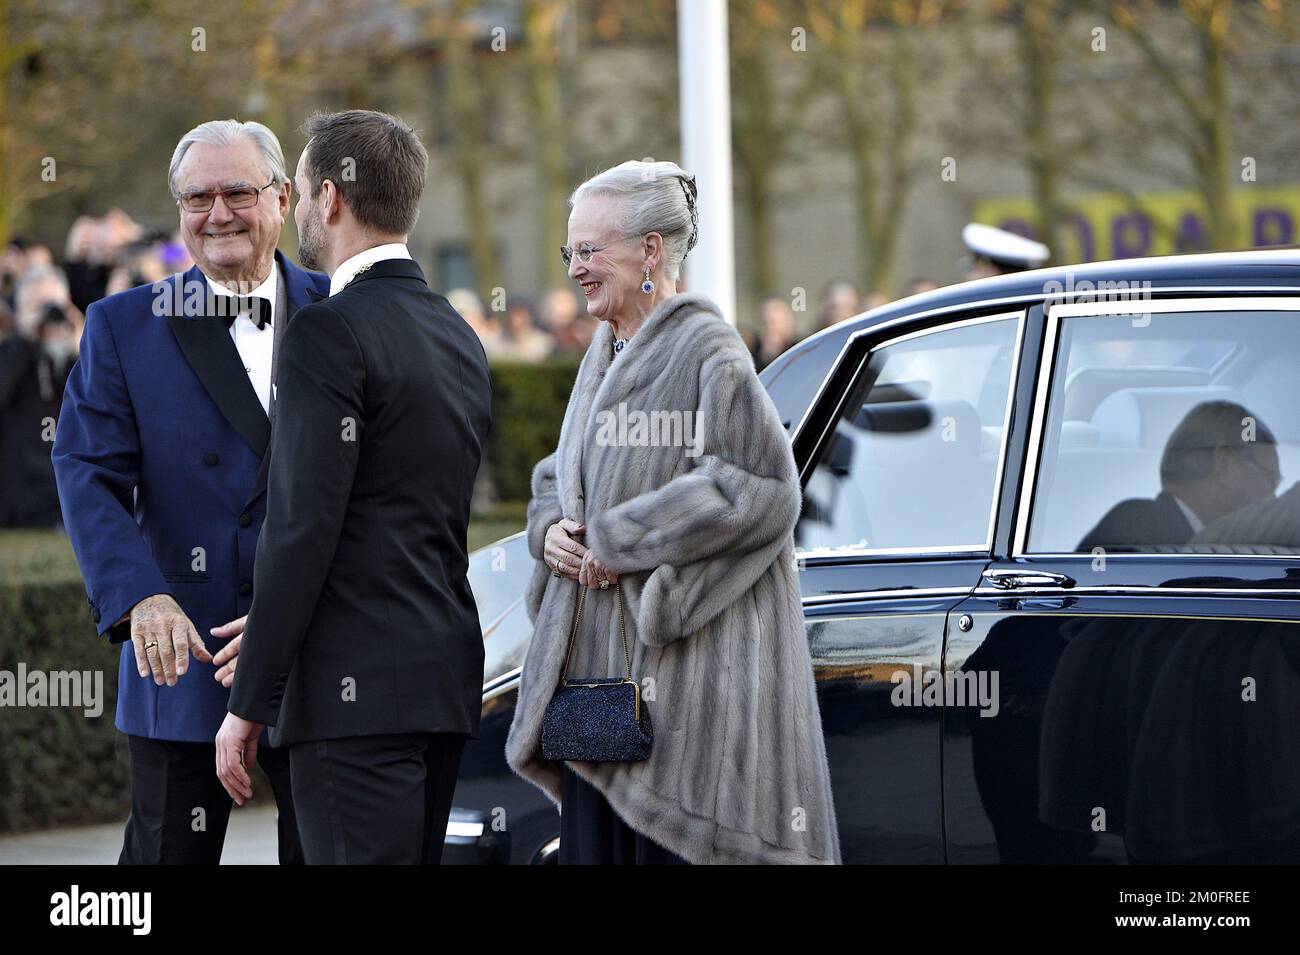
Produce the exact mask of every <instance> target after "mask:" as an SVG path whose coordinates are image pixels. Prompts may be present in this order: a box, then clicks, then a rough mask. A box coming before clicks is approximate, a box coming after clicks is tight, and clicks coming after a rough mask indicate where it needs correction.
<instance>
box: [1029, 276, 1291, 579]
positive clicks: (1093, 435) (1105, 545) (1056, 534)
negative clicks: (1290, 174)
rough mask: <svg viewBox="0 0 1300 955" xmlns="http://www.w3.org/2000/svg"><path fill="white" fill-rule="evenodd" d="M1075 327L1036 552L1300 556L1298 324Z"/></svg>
mask: <svg viewBox="0 0 1300 955" xmlns="http://www.w3.org/2000/svg"><path fill="white" fill-rule="evenodd" d="M1223 304H1224V303H1223V300H1218V303H1217V305H1216V306H1215V307H1213V308H1211V307H1209V306H1208V305H1207V306H1203V307H1202V308H1197V307H1195V306H1188V305H1186V304H1180V305H1178V306H1177V308H1180V309H1182V310H1158V311H1153V312H1151V313H1149V314H1143V315H1119V314H1117V315H1086V314H1085V315H1079V314H1067V315H1064V316H1062V317H1060V319H1059V322H1060V324H1059V346H1058V347H1057V349H1056V361H1055V370H1054V372H1053V376H1052V380H1051V387H1050V390H1049V392H1048V396H1047V411H1046V415H1045V417H1044V421H1045V425H1044V429H1043V434H1042V453H1041V456H1040V459H1039V464H1038V476H1037V480H1036V489H1035V493H1034V497H1033V507H1032V511H1031V513H1030V519H1029V533H1028V539H1027V540H1028V547H1027V550H1028V551H1029V552H1032V553H1098V552H1101V553H1107V552H1120V553H1195V554H1273V553H1296V552H1298V551H1300V487H1297V485H1296V482H1297V480H1298V479H1300V429H1298V428H1297V426H1296V422H1297V418H1296V415H1295V413H1294V409H1295V408H1296V407H1298V406H1300V405H1298V404H1297V402H1300V378H1298V377H1297V376H1296V374H1295V372H1294V369H1296V368H1297V367H1300V313H1298V312H1295V311H1291V310H1290V309H1286V310H1282V309H1280V308H1279V309H1269V308H1267V307H1262V308H1258V309H1249V310H1247V309H1240V308H1231V307H1220V306H1223Z"/></svg>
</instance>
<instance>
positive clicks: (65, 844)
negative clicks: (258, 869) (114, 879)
mask: <svg viewBox="0 0 1300 955" xmlns="http://www.w3.org/2000/svg"><path fill="white" fill-rule="evenodd" d="M121 850H122V823H113V824H112V825H106V826H78V827H76V828H72V829H54V830H51V831H49V832H32V833H27V834H25V835H21V836H0V865H72V864H79V865H113V864H114V863H116V862H117V854H118V853H119V852H120V851H121ZM221 862H222V864H223V865H275V864H276V846H275V808H274V807H271V806H263V807H260V808H257V809H254V808H251V807H250V808H248V809H236V810H234V811H233V812H232V813H231V814H230V828H229V829H227V830H226V848H225V852H224V853H223V854H222V857H221Z"/></svg>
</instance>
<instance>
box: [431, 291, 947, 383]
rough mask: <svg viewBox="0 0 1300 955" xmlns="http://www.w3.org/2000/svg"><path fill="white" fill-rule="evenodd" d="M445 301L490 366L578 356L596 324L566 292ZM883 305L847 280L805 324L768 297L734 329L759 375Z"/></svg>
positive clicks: (878, 296) (786, 302) (780, 299)
mask: <svg viewBox="0 0 1300 955" xmlns="http://www.w3.org/2000/svg"><path fill="white" fill-rule="evenodd" d="M938 287H939V286H938V284H937V283H935V282H933V281H931V280H929V279H925V278H917V279H913V280H912V281H911V282H910V283H908V286H907V289H906V292H905V294H907V295H916V294H919V293H920V292H925V291H929V290H930V289H935V288H938ZM447 298H448V299H449V300H450V302H451V304H452V305H453V306H454V307H455V309H456V311H458V312H460V314H461V315H463V316H465V320H466V321H467V322H469V324H470V326H471V327H472V328H473V329H474V331H475V332H477V333H478V337H479V341H481V342H482V343H483V350H484V351H485V352H487V356H488V359H489V360H490V361H494V362H511V361H514V362H533V361H542V360H544V359H547V358H551V357H553V356H563V355H576V354H581V353H582V352H584V351H586V349H587V346H588V345H590V344H591V338H592V335H593V334H595V331H596V320H595V319H593V318H592V317H591V316H589V315H588V314H587V311H586V309H584V308H583V307H582V304H581V302H580V301H579V299H578V296H577V294H576V293H575V292H573V291H572V290H570V289H568V288H558V287H557V288H553V289H550V290H549V291H548V292H546V294H545V295H543V296H542V297H541V299H540V300H538V301H537V302H536V303H534V301H533V300H532V299H528V298H523V297H514V298H510V299H509V300H507V302H506V307H505V310H504V312H501V313H497V312H492V311H489V310H488V309H487V307H486V306H485V305H484V304H483V300H482V299H481V298H479V296H478V294H477V293H476V292H474V291H472V290H470V289H464V288H459V289H452V290H451V291H450V292H448V293H447ZM889 301H890V298H889V297H888V296H887V295H885V294H883V293H881V292H869V293H867V294H866V295H863V294H862V293H861V292H859V291H858V288H857V286H856V285H854V284H853V283H852V282H850V281H848V280H847V279H836V280H834V281H832V282H830V283H828V284H827V286H826V287H825V288H824V289H823V290H822V294H821V299H820V302H819V305H818V309H817V312H816V314H815V315H814V316H813V320H812V322H811V323H809V322H806V321H800V319H799V317H798V316H797V315H796V313H795V310H794V307H793V305H792V304H791V300H790V299H789V298H786V297H785V296H781V295H769V296H767V297H766V298H764V299H763V300H762V301H761V302H760V303H759V305H758V309H757V313H756V314H755V315H754V316H753V319H752V320H751V321H746V320H745V319H744V318H743V317H742V319H741V321H740V323H739V326H738V330H739V332H740V334H741V337H742V338H744V340H745V344H746V345H748V346H749V352H750V354H751V355H753V356H754V364H755V366H756V367H757V368H758V369H759V370H760V371H761V370H762V369H764V368H766V367H767V366H768V365H770V364H771V363H772V362H773V361H774V360H775V359H776V358H777V357H778V356H779V355H781V354H782V353H783V352H785V351H786V350H787V349H789V348H790V347H792V346H793V345H796V344H797V343H799V342H800V341H802V340H803V338H804V337H805V336H806V335H809V334H811V333H813V332H815V331H820V330H821V329H823V328H829V327H830V326H831V325H834V324H837V323H838V322H843V321H846V320H847V319H850V318H852V317H854V316H855V315H860V314H862V313H863V312H865V311H868V310H870V309H873V308H879V307H880V306H881V305H885V304H887V303H888V302H889ZM801 326H803V327H802V328H801Z"/></svg>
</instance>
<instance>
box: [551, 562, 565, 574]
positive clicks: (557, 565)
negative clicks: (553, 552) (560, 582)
mask: <svg viewBox="0 0 1300 955" xmlns="http://www.w3.org/2000/svg"><path fill="white" fill-rule="evenodd" d="M551 576H552V577H562V576H563V574H561V573H560V558H558V557H557V558H555V564H554V565H553V566H552V568H551Z"/></svg>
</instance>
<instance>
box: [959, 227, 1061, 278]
mask: <svg viewBox="0 0 1300 955" xmlns="http://www.w3.org/2000/svg"><path fill="white" fill-rule="evenodd" d="M961 240H962V241H963V242H965V243H966V248H968V249H970V253H971V259H972V261H971V263H970V267H969V268H968V269H967V271H966V280H967V281H970V280H971V279H982V278H986V277H988V276H990V275H1006V274H1007V273H1008V272H1021V271H1023V270H1025V269H1036V268H1038V267H1039V266H1040V265H1042V264H1043V263H1044V262H1046V261H1047V259H1048V257H1049V256H1050V255H1051V254H1052V253H1051V250H1050V249H1048V248H1047V246H1045V245H1043V243H1041V242H1035V241H1034V240H1033V239H1026V238H1025V237H1024V236H1022V235H1016V234H1015V233H1014V232H1007V231H1006V230H1005V229H995V228H994V227H993V226H991V225H982V224H980V223H978V222H971V223H969V224H968V225H967V226H966V227H965V228H964V229H962V230H961Z"/></svg>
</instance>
